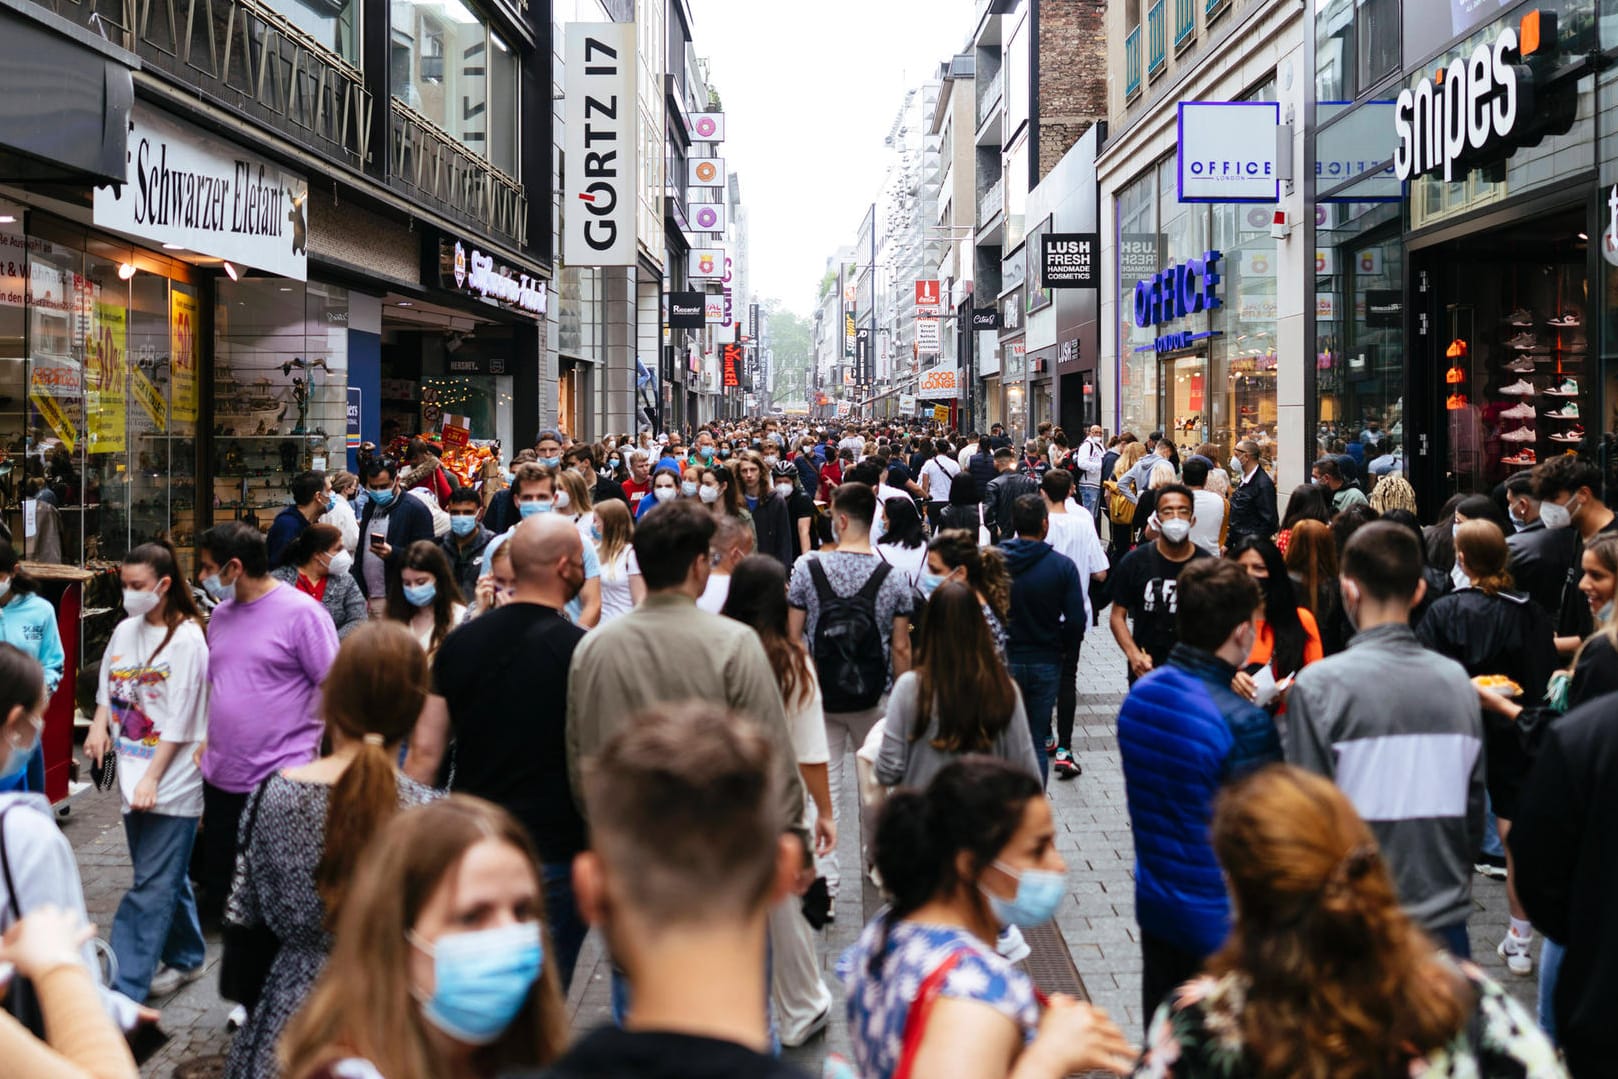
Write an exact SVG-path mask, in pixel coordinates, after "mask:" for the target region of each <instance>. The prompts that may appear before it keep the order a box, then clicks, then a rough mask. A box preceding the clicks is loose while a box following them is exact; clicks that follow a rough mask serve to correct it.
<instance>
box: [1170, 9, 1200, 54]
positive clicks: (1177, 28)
mask: <svg viewBox="0 0 1618 1079" xmlns="http://www.w3.org/2000/svg"><path fill="white" fill-rule="evenodd" d="M1196 35H1197V5H1196V0H1174V51H1175V52H1179V51H1180V49H1181V48H1182V47H1183V46H1185V45H1188V44H1190V42H1191V39H1192V38H1194V37H1196Z"/></svg>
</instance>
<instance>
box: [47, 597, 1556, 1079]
mask: <svg viewBox="0 0 1618 1079" xmlns="http://www.w3.org/2000/svg"><path fill="white" fill-rule="evenodd" d="M1079 679H1080V686H1079V688H1080V698H1079V716H1078V721H1077V723H1078V726H1077V727H1076V728H1075V731H1074V750H1075V754H1076V756H1077V758H1078V760H1079V761H1080V763H1081V764H1082V766H1083V768H1084V775H1083V776H1081V777H1079V778H1078V779H1076V780H1073V781H1069V782H1059V781H1057V780H1055V779H1054V778H1053V779H1052V780H1051V784H1050V787H1051V799H1052V804H1053V807H1054V809H1055V812H1056V819H1057V823H1058V826H1059V827H1060V829H1061V833H1062V834H1061V836H1060V838H1059V839H1058V840H1057V847H1058V849H1059V850H1060V851H1061V852H1062V856H1063V857H1064V858H1065V859H1066V860H1067V865H1068V884H1069V889H1070V895H1069V898H1068V900H1067V902H1065V903H1064V904H1063V905H1062V908H1061V910H1060V912H1059V913H1058V914H1057V919H1056V920H1057V924H1058V925H1059V927H1060V928H1061V930H1062V934H1063V936H1064V938H1065V939H1066V941H1067V945H1068V948H1069V950H1070V951H1071V952H1072V955H1073V959H1074V962H1075V963H1076V965H1077V967H1078V970H1079V974H1080V976H1081V977H1082V978H1083V980H1084V985H1085V988H1086V989H1087V991H1088V992H1089V995H1090V998H1091V999H1092V1000H1093V1001H1094V1002H1095V1003H1096V1004H1097V1005H1099V1006H1101V1007H1103V1008H1105V1009H1107V1011H1108V1012H1110V1013H1111V1014H1112V1016H1113V1017H1114V1018H1115V1019H1116V1020H1118V1021H1119V1023H1120V1024H1121V1025H1123V1026H1124V1029H1125V1032H1126V1033H1128V1034H1130V1035H1131V1036H1132V1037H1139V1036H1140V1033H1141V1030H1142V1027H1143V1025H1144V1023H1145V1020H1146V1017H1145V1016H1143V1015H1142V1014H1141V1007H1140V984H1141V964H1140V951H1139V947H1138V945H1137V943H1136V936H1137V932H1138V931H1137V929H1136V926H1135V918H1134V892H1133V888H1134V885H1133V876H1132V866H1133V859H1134V849H1133V845H1132V842H1131V839H1130V832H1129V814H1128V809H1127V807H1126V805H1125V801H1124V789H1123V773H1122V770H1121V766H1120V764H1119V760H1118V743H1117V738H1116V736H1115V726H1114V718H1115V716H1116V714H1117V709H1118V704H1119V702H1120V701H1121V700H1122V697H1123V693H1124V687H1125V676H1124V659H1123V655H1122V653H1121V652H1120V651H1119V650H1118V648H1117V646H1116V645H1115V644H1114V643H1113V641H1112V639H1111V636H1110V635H1109V634H1108V633H1107V631H1106V626H1105V624H1103V625H1102V626H1099V627H1097V628H1095V629H1092V630H1091V631H1090V633H1089V634H1088V636H1087V637H1086V640H1085V650H1084V658H1083V662H1082V663H1081V665H1080V671H1079ZM849 786H850V787H852V784H849ZM852 797H853V796H852V793H850V795H849V798H850V801H849V804H847V805H846V806H845V807H844V808H845V812H844V814H843V819H844V822H845V823H844V826H843V831H842V834H843V841H842V843H841V844H840V846H841V852H842V857H843V879H844V881H845V882H853V881H856V880H860V879H861V877H860V874H859V869H858V865H857V855H856V853H855V852H856V849H857V848H856V845H855V844H854V842H852V839H853V831H854V826H853V824H852V822H853V821H854V820H856V819H857V815H856V814H855V813H854V811H853V804H852ZM71 805H72V809H71V812H70V813H69V814H68V815H67V816H66V817H63V818H62V820H61V823H62V827H63V830H64V832H65V833H66V834H67V836H68V838H69V840H70V841H71V842H72V844H73V847H74V850H75V852H76V853H77V855H78V861H79V867H80V871H81V872H82V874H83V876H84V888H85V898H86V901H87V903H88V904H89V908H90V915H91V917H92V918H94V919H95V921H96V922H97V924H98V925H99V926H100V927H101V931H102V933H103V935H105V934H106V932H107V930H108V928H109V927H110V925H111V922H112V914H113V911H114V910H115V909H116V907H117V904H118V900H119V897H120V896H121V895H122V894H123V891H124V889H125V888H127V887H128V885H129V860H128V856H127V852H126V849H125V845H124V837H123V830H122V827H121V826H120V824H119V818H118V800H117V796H116V795H113V794H97V793H95V792H94V791H91V792H88V793H85V794H82V795H80V796H78V797H77V798H75V799H74V800H73V801H72V803H71ZM1475 884H1476V887H1475V888H1474V891H1473V901H1474V913H1473V916H1472V919H1471V934H1472V947H1473V950H1474V952H1475V953H1476V955H1477V957H1478V960H1479V963H1480V965H1481V966H1482V967H1483V968H1484V970H1486V971H1487V972H1488V973H1489V974H1490V975H1491V976H1493V977H1495V978H1496V979H1497V980H1499V981H1500V982H1502V983H1503V984H1504V985H1506V987H1507V988H1508V989H1509V990H1511V992H1512V993H1513V994H1514V995H1516V996H1517V997H1518V998H1519V999H1520V1000H1522V1001H1524V1003H1526V1004H1527V1005H1528V1007H1529V1008H1530V1010H1532V1008H1533V1006H1534V992H1535V981H1534V979H1532V978H1514V977H1512V976H1511V975H1510V974H1508V973H1507V972H1506V970H1505V966H1504V964H1503V963H1502V962H1501V961H1500V959H1499V958H1498V957H1497V956H1496V955H1495V952H1494V946H1495V944H1496V943H1498V941H1499V940H1500V939H1501V937H1502V936H1503V935H1504V934H1505V932H1506V925H1507V911H1506V898H1505V886H1504V885H1503V884H1502V883H1498V882H1495V881H1492V880H1485V879H1483V878H1476V880H1475ZM875 904H876V898H875V896H874V895H873V894H872V890H871V889H870V888H869V887H868V886H867V887H866V888H865V889H864V894H863V895H862V894H861V890H860V889H857V888H852V887H847V886H845V887H844V889H843V891H842V894H841V895H839V897H838V901H837V920H836V921H835V922H834V923H833V924H832V925H830V926H828V927H827V929H826V930H825V932H823V933H822V934H821V946H820V948H821V955H822V959H823V962H824V966H825V970H826V979H827V984H828V985H829V986H830V987H831V988H832V991H833V994H834V996H835V998H836V1000H835V1002H834V1004H833V1006H832V1014H831V1022H830V1024H829V1025H828V1029H827V1031H826V1033H825V1035H824V1036H817V1037H815V1038H813V1039H811V1040H810V1042H809V1043H808V1044H807V1045H805V1046H803V1047H802V1048H800V1049H796V1050H789V1051H788V1052H787V1055H788V1056H789V1057H790V1058H791V1059H794V1060H796V1061H798V1062H800V1063H801V1064H803V1065H805V1066H806V1067H809V1068H811V1069H812V1070H818V1068H819V1065H820V1062H821V1060H822V1058H823V1057H824V1055H825V1054H826V1053H827V1052H839V1053H842V1054H844V1055H847V1052H848V1036H847V1030H846V1024H845V1023H844V1021H843V994H842V991H841V987H840V986H839V985H838V984H837V983H836V980H835V978H834V977H833V975H832V970H833V968H834V965H835V963H836V959H837V956H838V955H839V954H840V953H841V952H842V951H843V950H844V949H845V948H847V947H848V946H849V945H850V944H852V943H853V941H854V939H855V937H857V936H858V934H859V931H860V928H861V926H862V925H863V924H864V922H865V920H866V918H867V917H869V915H870V914H872V913H874V910H875ZM1535 951H1536V955H1537V952H1538V945H1537V944H1536V947H1535ZM217 962H218V939H217V937H213V938H211V939H210V942H209V949H208V963H209V968H210V969H209V973H208V975H207V976H206V977H204V978H202V979H200V980H198V981H196V982H194V983H192V984H191V985H189V986H187V987H185V988H184V989H182V990H181V991H180V992H179V993H177V994H175V995H174V996H173V997H171V998H169V999H168V1000H167V1001H160V1002H157V1003H159V1004H160V1005H161V1006H162V1008H163V1020H162V1027H163V1029H164V1030H165V1031H167V1032H168V1033H169V1034H170V1035H172V1040H171V1041H170V1042H169V1044H168V1045H167V1046H165V1047H164V1049H163V1050H162V1051H161V1052H160V1053H158V1054H157V1055H156V1056H155V1057H154V1058H153V1059H152V1060H151V1061H150V1062H149V1063H148V1065H147V1067H146V1069H145V1074H147V1075H149V1076H153V1077H157V1079H167V1077H169V1076H176V1077H178V1079H202V1077H204V1076H208V1075H217V1074H221V1073H222V1070H221V1068H220V1067H219V1066H218V1064H217V1058H218V1057H219V1056H220V1054H222V1053H224V1051H225V1049H226V1047H227V1046H228V1044H229V1038H230V1035H229V1033H228V1032H227V1031H226V1029H225V1017H226V1014H227V1013H228V1010H229V1009H228V1008H227V1007H226V1006H225V1005H224V1004H223V1003H222V1002H221V1001H220V999H219V996H218V993H217V984H218V980H217V975H216V971H215V970H214V969H213V968H214V967H215V966H216V964H217ZM608 984H609V965H608V963H607V961H606V960H605V958H604V956H603V953H602V949H601V947H600V944H599V940H598V938H597V937H596V935H595V934H591V936H590V938H589V940H588V942H587V943H586V945H585V949H584V952H583V954H582V955H581V956H580V959H579V966H578V971H577V974H576V976H575V978H574V983H573V991H572V993H571V994H570V996H569V1000H568V1007H569V1012H570V1015H571V1017H572V1020H573V1026H574V1029H575V1031H578V1032H582V1031H585V1030H588V1029H590V1028H591V1027H594V1026H596V1025H599V1024H601V1023H604V1022H607V1021H608V1017H609V1004H608V999H609V998H608ZM208 1058H215V1062H216V1063H215V1065H214V1066H209V1063H208Z"/></svg>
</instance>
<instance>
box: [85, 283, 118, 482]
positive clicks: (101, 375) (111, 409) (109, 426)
mask: <svg viewBox="0 0 1618 1079" xmlns="http://www.w3.org/2000/svg"><path fill="white" fill-rule="evenodd" d="M127 320H128V312H126V311H125V310H124V309H123V308H122V307H118V306H116V305H114V304H108V303H97V304H96V305H95V321H94V322H92V323H91V324H90V339H89V340H88V341H86V342H85V349H84V361H85V380H84V381H85V401H84V403H85V407H86V409H88V411H89V413H90V415H89V421H90V422H89V428H90V446H89V452H91V453H123V452H124V449H125V442H124V426H125V422H124V421H125V415H124V410H125V407H126V406H125V395H124V366H125V360H126V353H125V348H126V344H127V341H128V337H127V334H126V330H127V328H128V326H127Z"/></svg>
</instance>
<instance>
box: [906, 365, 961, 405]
mask: <svg viewBox="0 0 1618 1079" xmlns="http://www.w3.org/2000/svg"><path fill="white" fill-rule="evenodd" d="M957 375H958V372H957V371H956V369H955V368H953V367H932V368H929V369H928V370H926V371H923V372H922V373H921V378H920V380H919V381H917V383H916V396H917V397H918V398H920V399H921V400H923V401H933V400H938V399H940V398H945V399H949V398H953V397H955V395H956V384H957Z"/></svg>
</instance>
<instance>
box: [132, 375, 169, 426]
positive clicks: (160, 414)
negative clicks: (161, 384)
mask: <svg viewBox="0 0 1618 1079" xmlns="http://www.w3.org/2000/svg"><path fill="white" fill-rule="evenodd" d="M129 392H130V394H131V395H132V396H133V397H134V398H135V401H136V402H137V403H138V404H139V405H140V407H141V408H142V409H144V410H145V412H146V415H148V416H150V417H151V418H152V424H153V425H154V426H155V427H156V428H157V429H158V430H159V431H167V430H168V429H169V422H168V421H169V415H168V412H169V410H168V404H167V402H165V401H164V400H163V391H162V390H160V389H158V388H157V387H156V386H155V385H153V384H152V380H151V379H149V378H147V377H146V372H145V371H142V370H141V369H140V368H138V367H131V368H130V369H129Z"/></svg>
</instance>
